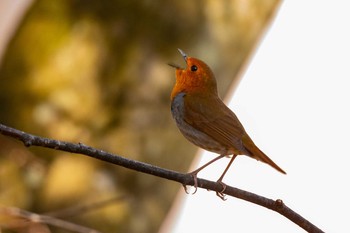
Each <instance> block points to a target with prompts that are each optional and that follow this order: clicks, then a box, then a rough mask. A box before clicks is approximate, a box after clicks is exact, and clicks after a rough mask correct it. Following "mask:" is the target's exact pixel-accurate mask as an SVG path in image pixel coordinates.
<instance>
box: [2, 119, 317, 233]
mask: <svg viewBox="0 0 350 233" xmlns="http://www.w3.org/2000/svg"><path fill="white" fill-rule="evenodd" d="M0 133H1V134H3V135H5V136H9V137H12V138H15V139H17V140H19V141H22V142H23V143H24V145H25V146H27V147H30V146H38V147H46V148H51V149H55V150H61V151H66V152H70V153H75V154H83V155H87V156H90V157H93V158H95V159H99V160H102V161H105V162H108V163H112V164H116V165H119V166H122V167H125V168H128V169H132V170H135V171H138V172H142V173H146V174H150V175H153V176H158V177H161V178H165V179H168V180H172V181H176V182H178V183H180V184H182V185H184V186H186V185H194V182H193V178H192V176H191V175H190V174H184V173H179V172H176V171H172V170H168V169H165V168H161V167H157V166H154V165H151V164H147V163H143V162H139V161H136V160H131V159H127V158H124V157H122V156H120V155H116V154H111V153H108V152H105V151H103V150H99V149H96V148H93V147H90V146H87V145H84V144H82V143H77V144H75V143H70V142H64V141H59V140H55V139H49V138H44V137H39V136H36V135H32V134H29V133H26V132H23V131H20V130H17V129H14V128H11V127H8V126H5V125H3V124H0ZM198 188H203V189H207V190H212V191H215V192H221V190H222V185H221V184H219V183H217V182H213V181H209V180H205V179H200V178H198ZM223 193H224V194H226V195H228V196H232V197H236V198H239V199H242V200H245V201H248V202H251V203H254V204H257V205H260V206H263V207H265V208H268V209H270V210H273V211H275V212H277V213H279V214H281V215H283V216H284V217H286V218H288V219H289V220H290V221H292V222H294V223H295V224H297V225H299V226H300V227H301V228H303V229H304V230H305V231H307V232H323V231H322V230H321V229H319V228H318V227H317V226H315V225H314V224H312V223H311V222H310V221H308V220H307V219H305V218H304V217H302V216H301V215H300V214H298V213H296V212H295V211H293V210H292V209H290V208H289V207H288V206H286V205H285V204H284V203H283V201H282V200H280V199H277V200H272V199H269V198H266V197H263V196H259V195H257V194H254V193H251V192H248V191H245V190H241V189H238V188H235V187H231V186H228V185H227V186H226V189H225V191H224V192H223Z"/></svg>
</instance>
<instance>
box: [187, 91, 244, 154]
mask: <svg viewBox="0 0 350 233" xmlns="http://www.w3.org/2000/svg"><path fill="white" fill-rule="evenodd" d="M188 97H189V96H186V97H185V100H184V101H185V104H184V108H185V109H184V120H185V121H186V122H187V123H188V124H190V125H191V126H192V127H194V128H196V129H197V130H199V131H201V132H203V133H205V134H207V135H208V136H210V137H211V138H212V139H213V140H216V141H217V142H219V143H220V144H221V145H223V146H225V147H226V148H227V149H233V150H234V151H235V152H236V153H246V150H245V148H244V146H243V144H242V136H243V135H244V134H246V133H245V130H244V128H243V126H242V124H241V123H240V122H239V120H238V118H237V117H236V115H235V114H234V113H233V112H232V111H231V110H230V109H229V108H228V107H227V106H226V105H225V104H224V103H223V102H222V101H221V100H220V99H219V97H217V96H209V97H203V96H201V97H193V96H191V97H190V98H188Z"/></svg>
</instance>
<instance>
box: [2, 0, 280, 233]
mask: <svg viewBox="0 0 350 233" xmlns="http://www.w3.org/2000/svg"><path fill="white" fill-rule="evenodd" d="M277 3H278V1H277V0H269V1H253V0H251V1H200V0H194V1H175V0H162V1H159V0H158V1H157V0H155V1H150V0H148V1H136V0H128V1H121V0H114V1H92V0H84V1H83V0H59V1H44V0H38V1H36V2H35V4H33V6H32V8H31V9H30V10H29V12H28V13H27V15H26V17H25V18H24V20H23V23H22V25H21V27H20V28H19V29H18V32H17V34H16V36H15V37H14V38H13V40H12V42H11V43H10V45H9V47H8V48H7V53H6V55H5V59H3V63H2V64H0V65H1V66H0V74H1V75H0V82H1V86H0V113H1V114H0V122H1V123H3V124H6V125H9V126H13V127H17V128H19V129H22V130H25V131H28V132H31V133H35V134H39V135H42V136H45V137H51V138H55V139H59V140H66V141H71V142H82V143H84V144H88V145H91V146H95V147H98V148H101V149H103V150H106V151H109V152H112V153H116V154H120V155H122V156H125V157H129V158H132V159H137V160H141V161H144V162H147V163H151V164H155V165H158V166H162V167H165V168H169V169H172V170H177V171H182V172H185V171H187V169H188V167H189V165H190V163H191V161H192V159H193V156H194V153H195V151H196V147H194V146H192V145H191V144H190V143H188V142H187V141H186V140H185V139H184V138H183V137H182V135H181V134H180V133H179V131H178V130H177V129H176V126H175V124H174V122H173V120H172V119H171V114H170V100H169V95H170V92H171V88H172V85H173V84H174V81H175V72H174V70H173V68H171V67H169V66H167V64H166V63H167V62H176V63H179V64H181V65H184V63H183V61H182V59H181V56H180V55H179V54H178V52H177V48H178V47H179V48H182V49H183V50H184V51H185V52H187V53H188V54H189V55H190V56H194V57H198V58H200V59H202V60H205V61H207V63H208V64H209V65H210V66H211V67H212V68H213V70H214V73H216V75H217V78H218V83H219V91H220V93H221V96H223V93H224V92H225V91H226V90H227V88H228V86H229V83H231V82H232V81H233V79H234V78H235V77H236V75H237V74H238V72H239V70H240V68H241V67H242V65H243V64H244V62H245V61H246V59H247V57H248V56H249V53H250V52H251V51H252V48H253V47H254V45H255V44H256V43H257V39H258V38H259V36H261V33H262V31H263V29H264V27H265V26H266V22H267V21H268V19H269V17H270V16H271V14H272V13H273V12H274V10H275V8H276V6H277ZM0 153H1V157H0V204H3V205H7V206H17V207H20V208H24V209H28V210H31V211H32V212H39V213H42V212H46V211H53V210H57V209H60V208H65V207H68V206H71V205H75V204H77V203H82V204H84V203H88V202H91V201H96V200H104V199H106V198H110V197H113V196H118V195H126V196H127V197H128V198H127V199H126V200H124V201H123V202H118V203H115V204H111V205H110V206H108V207H106V208H102V209H98V210H95V211H91V212H88V213H82V214H81V215H79V216H76V217H70V218H69V220H71V221H74V222H77V223H80V224H82V225H85V226H89V227H93V228H96V229H99V230H101V231H102V232H155V231H156V230H157V229H158V227H159V225H160V224H161V222H162V220H163V219H164V217H165V214H166V213H167V211H168V210H169V207H170V205H171V203H172V200H173V198H174V196H175V194H176V192H177V190H178V189H179V188H182V187H180V186H179V185H178V184H176V183H172V182H169V181H165V180H162V179H160V178H156V177H152V176H149V175H144V174H138V173H136V172H133V171H128V170H126V169H123V168H120V167H116V166H112V165H109V164H106V163H103V162H99V161H96V160H93V159H90V158H86V157H84V156H82V155H72V154H67V153H63V152H57V151H56V152H55V151H50V150H45V149H38V148H30V149H27V148H24V147H23V146H22V145H20V144H18V143H16V142H14V141H13V140H10V139H8V138H5V137H3V136H0ZM0 224H1V220H0ZM54 231H55V232H62V231H60V230H58V229H54Z"/></svg>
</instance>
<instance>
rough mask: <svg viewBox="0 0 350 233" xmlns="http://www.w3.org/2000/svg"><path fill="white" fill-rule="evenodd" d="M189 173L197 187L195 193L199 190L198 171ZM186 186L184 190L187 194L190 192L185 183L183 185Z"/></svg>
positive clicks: (194, 185)
mask: <svg viewBox="0 0 350 233" xmlns="http://www.w3.org/2000/svg"><path fill="white" fill-rule="evenodd" d="M189 175H191V176H192V177H193V183H194V184H193V187H194V188H195V190H194V192H193V193H192V195H193V194H195V193H196V192H197V189H198V180H197V173H192V172H191V173H189ZM182 186H183V187H184V190H185V192H186V193H187V194H189V192H188V191H187V186H186V185H185V184H183V185H182Z"/></svg>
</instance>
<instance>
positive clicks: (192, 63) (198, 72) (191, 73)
mask: <svg viewBox="0 0 350 233" xmlns="http://www.w3.org/2000/svg"><path fill="white" fill-rule="evenodd" d="M179 51H180V53H181V55H182V57H183V58H184V60H185V62H186V68H181V67H180V66H179V65H176V64H173V63H169V65H170V66H172V67H174V68H176V83H175V86H174V89H173V92H172V98H173V96H174V95H176V94H177V93H179V92H185V93H201V94H216V95H217V85H216V79H215V76H214V74H213V72H212V71H211V69H210V68H209V66H208V65H207V64H205V63H204V62H203V61H201V60H199V59H197V58H193V57H188V56H187V55H186V54H185V53H184V52H183V51H182V50H181V49H179Z"/></svg>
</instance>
